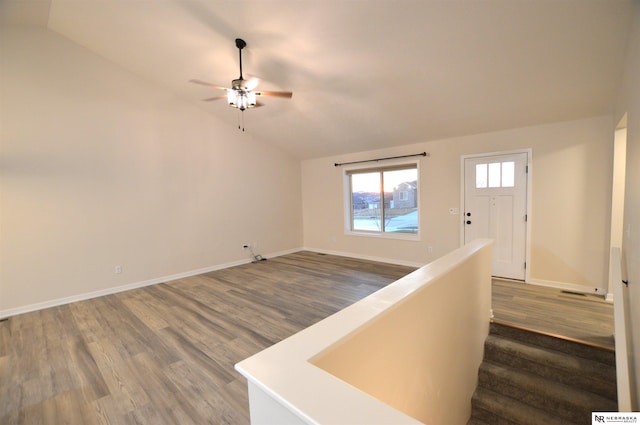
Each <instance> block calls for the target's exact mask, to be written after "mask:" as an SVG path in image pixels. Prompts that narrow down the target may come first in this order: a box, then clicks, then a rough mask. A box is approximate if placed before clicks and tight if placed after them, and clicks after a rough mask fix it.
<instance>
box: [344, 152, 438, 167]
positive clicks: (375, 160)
mask: <svg viewBox="0 0 640 425" xmlns="http://www.w3.org/2000/svg"><path fill="white" fill-rule="evenodd" d="M412 156H431V155H430V154H428V153H426V152H421V153H414V154H413V155H400V156H388V157H386V158H377V159H366V160H364V161H352V162H336V163H334V164H333V165H334V166H336V167H340V166H342V165H351V164H362V163H364V162H378V161H385V160H387V159H398V158H411V157H412Z"/></svg>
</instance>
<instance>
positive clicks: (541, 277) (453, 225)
mask: <svg viewBox="0 0 640 425" xmlns="http://www.w3.org/2000/svg"><path fill="white" fill-rule="evenodd" d="M611 123H612V120H611V117H609V116H602V117H595V118H590V119H583V120H577V121H569V122H562V123H556V124H548V125H541V126H536V127H527V128H519V129H513V130H506V131H500V132H494V133H486V134H479V135H473V136H468V137H459V138H452V139H446V140H437V141H432V142H424V143H417V144H414V145H409V146H403V147H399V148H395V149H386V150H377V151H368V152H360V153H357V154H352V155H343V156H336V157H328V158H320V159H313V160H307V161H303V163H302V190H303V222H304V245H305V246H306V247H308V248H310V249H316V250H320V251H326V252H331V253H337V254H340V253H343V254H350V255H356V256H361V257H364V258H371V259H382V260H389V261H395V262H401V263H408V264H425V263H428V262H430V261H432V260H434V259H436V258H438V257H441V256H442V255H444V254H446V253H448V252H450V251H452V250H453V249H455V248H457V247H458V246H459V243H460V242H459V241H460V220H461V215H451V214H449V208H451V207H456V208H458V207H461V206H460V190H461V183H460V157H461V156H462V155H468V154H475V153H485V152H497V151H509V150H514V149H525V148H532V150H533V159H532V170H531V174H530V176H531V177H532V178H533V185H532V186H533V201H532V204H533V205H532V217H530V219H531V232H532V234H531V242H530V243H531V264H530V265H529V266H530V272H531V274H530V276H531V281H532V282H538V283H543V284H551V285H554V284H560V285H567V286H568V287H571V288H574V289H582V290H584V291H585V292H593V290H594V289H595V288H606V287H607V282H608V258H609V233H610V231H609V229H610V216H611V182H612V161H613V134H612V133H611V131H610V129H611V126H612V124H611ZM423 151H426V152H428V153H430V154H431V156H430V157H429V158H424V159H421V160H420V161H421V168H420V194H419V199H420V201H419V202H420V208H421V212H420V227H421V240H420V241H418V242H416V241H406V240H389V239H378V238H372V237H362V236H352V235H346V234H345V232H344V228H345V224H344V216H345V213H344V200H343V198H344V195H343V169H342V168H340V167H334V165H333V164H334V163H335V162H349V161H357V160H365V159H373V158H379V157H387V156H399V155H408V154H414V153H419V152H423ZM429 247H432V252H429Z"/></svg>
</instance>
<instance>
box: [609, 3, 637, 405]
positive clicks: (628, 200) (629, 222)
mask: <svg viewBox="0 0 640 425" xmlns="http://www.w3.org/2000/svg"><path fill="white" fill-rule="evenodd" d="M628 46H629V48H628V52H627V61H626V65H625V71H624V76H623V79H622V84H621V86H620V91H619V93H618V102H617V105H616V115H615V118H616V121H615V122H618V120H619V119H620V118H622V116H623V115H624V114H625V113H627V164H626V178H625V195H624V225H623V238H622V263H623V264H622V265H623V268H622V278H623V279H625V280H628V281H629V306H630V310H631V311H630V315H631V346H632V350H631V351H632V352H633V353H634V355H633V358H632V359H631V363H632V364H631V367H632V369H633V370H634V375H635V376H634V377H633V379H632V380H631V381H632V397H633V398H632V406H633V408H634V410H638V409H639V408H640V2H638V1H636V2H634V10H633V26H632V30H631V34H630V37H629V42H628ZM610 131H611V132H612V133H613V131H614V129H613V127H612V128H611V130H610Z"/></svg>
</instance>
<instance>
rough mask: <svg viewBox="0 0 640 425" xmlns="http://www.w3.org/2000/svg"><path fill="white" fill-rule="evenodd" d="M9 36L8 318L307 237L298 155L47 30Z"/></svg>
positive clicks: (4, 134)
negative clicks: (251, 246)
mask: <svg viewBox="0 0 640 425" xmlns="http://www.w3.org/2000/svg"><path fill="white" fill-rule="evenodd" d="M0 43H1V46H0V47H1V50H0V75H1V78H0V121H1V127H0V316H2V315H8V313H13V314H15V313H16V312H21V311H28V310H29V309H30V308H32V307H33V306H38V305H43V303H44V304H46V303H50V302H52V303H54V304H55V302H56V300H66V299H69V298H70V297H71V298H73V297H78V296H80V297H81V296H82V295H83V294H89V293H95V292H99V291H103V292H104V291H106V292H108V291H110V290H112V289H114V288H118V287H122V286H127V285H129V284H132V283H136V282H145V281H148V280H151V279H157V278H163V277H165V276H171V275H176V274H180V273H188V272H190V271H194V270H200V269H203V268H207V267H212V266H216V265H224V264H229V263H234V262H243V261H245V260H248V258H249V256H248V254H247V252H245V251H243V250H242V248H241V245H242V244H243V243H245V242H248V243H252V242H258V244H259V247H258V251H259V252H260V253H262V254H269V253H273V252H282V251H287V250H292V249H296V248H299V247H300V246H301V242H302V221H301V211H300V204H301V197H300V177H299V175H300V165H299V161H298V160H297V159H294V158H292V157H289V156H287V155H286V154H284V153H283V152H281V151H279V150H278V149H276V148H273V147H270V146H267V145H265V144H263V143H260V142H259V141H257V140H255V139H253V138H252V137H251V136H250V135H249V134H246V133H244V134H243V133H240V132H238V131H237V130H236V129H235V128H233V127H229V126H226V125H224V124H222V123H221V122H219V121H218V120H217V119H216V118H215V117H214V116H213V115H211V114H209V113H207V112H206V111H204V110H203V109H200V108H198V107H195V106H193V105H191V104H189V103H187V102H186V101H183V100H181V99H178V98H176V97H175V96H174V95H173V94H171V93H169V92H168V91H166V90H164V89H161V88H159V87H157V86H156V85H154V84H152V83H150V82H148V81H146V80H143V79H141V78H138V77H136V76H134V75H132V74H130V73H128V72H126V71H124V70H122V69H121V68H119V67H118V66H116V65H114V64H113V63H111V62H109V61H106V60H104V59H102V58H101V57H98V56H97V55H95V54H93V53H91V52H89V51H88V50H86V49H84V48H82V47H80V46H78V45H76V44H74V43H72V42H70V41H68V40H67V39H65V38H63V37H60V36H59V35H57V34H56V33H54V32H52V31H49V30H46V29H42V28H3V29H2V32H1V34H0ZM115 266H121V267H122V273H121V274H116V273H115Z"/></svg>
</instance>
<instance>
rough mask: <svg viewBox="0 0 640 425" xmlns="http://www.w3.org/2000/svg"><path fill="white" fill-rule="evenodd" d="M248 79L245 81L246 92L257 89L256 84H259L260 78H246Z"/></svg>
mask: <svg viewBox="0 0 640 425" xmlns="http://www.w3.org/2000/svg"><path fill="white" fill-rule="evenodd" d="M248 77H249V79H248V80H245V81H246V85H245V87H246V88H247V90H255V89H256V87H258V84H260V78H258V77H253V76H248Z"/></svg>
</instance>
